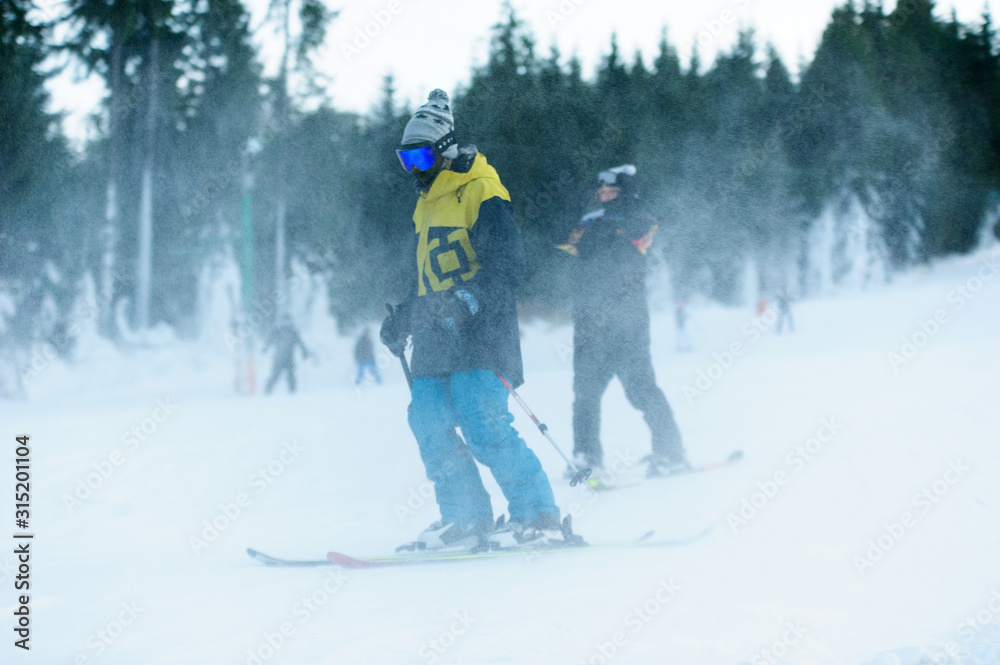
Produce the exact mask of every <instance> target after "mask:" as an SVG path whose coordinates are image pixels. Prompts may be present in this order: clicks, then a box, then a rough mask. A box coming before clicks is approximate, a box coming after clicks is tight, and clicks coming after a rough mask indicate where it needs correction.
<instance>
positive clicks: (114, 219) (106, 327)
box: [98, 34, 122, 336]
mask: <svg viewBox="0 0 1000 665" xmlns="http://www.w3.org/2000/svg"><path fill="white" fill-rule="evenodd" d="M111 38H112V39H113V40H114V45H113V46H112V49H111V104H110V114H109V115H110V118H109V133H110V134H111V136H110V140H109V143H110V151H109V156H108V185H107V189H106V190H105V197H106V205H105V208H104V229H103V231H102V233H101V241H102V244H103V247H102V253H101V277H100V296H99V298H98V308H99V311H100V314H99V317H98V322H99V327H100V329H101V331H102V332H103V333H104V334H105V335H108V336H112V335H113V331H114V311H113V304H114V302H113V301H114V295H115V293H114V292H115V253H116V245H117V242H118V173H119V168H120V162H121V151H120V146H121V94H122V90H121V80H122V47H121V37H120V36H119V35H117V34H112V37H111Z"/></svg>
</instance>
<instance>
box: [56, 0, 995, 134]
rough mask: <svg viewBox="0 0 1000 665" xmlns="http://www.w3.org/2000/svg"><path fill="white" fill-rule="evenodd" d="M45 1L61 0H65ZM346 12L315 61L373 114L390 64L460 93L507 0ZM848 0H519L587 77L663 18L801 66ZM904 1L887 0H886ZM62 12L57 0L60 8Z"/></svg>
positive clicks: (679, 40) (87, 99)
mask: <svg viewBox="0 0 1000 665" xmlns="http://www.w3.org/2000/svg"><path fill="white" fill-rule="evenodd" d="M269 2H270V0H245V4H246V5H247V6H248V7H249V8H250V10H251V15H252V23H251V25H252V27H253V28H254V29H255V31H256V32H255V40H256V44H257V46H258V47H260V49H261V54H262V56H261V57H262V58H263V59H264V61H265V72H266V73H273V70H274V68H275V61H276V57H275V56H276V54H277V53H278V48H279V44H280V40H279V39H277V37H276V35H275V33H274V32H273V31H271V30H270V29H269V28H268V27H267V25H266V24H265V20H264V19H265V16H266V13H267V6H268V4H269ZM42 4H43V6H49V7H58V4H59V3H58V0H46V2H43V3H42ZM327 4H328V6H329V7H330V8H331V9H339V10H340V14H339V16H338V17H337V19H336V20H335V21H334V22H333V24H332V25H331V26H330V29H329V31H328V35H327V41H326V43H325V44H324V46H323V48H322V50H321V52H320V53H319V54H318V57H317V58H316V61H317V63H318V68H319V70H320V71H321V72H322V73H323V74H324V76H325V77H326V79H327V81H328V84H327V86H326V94H327V96H328V98H329V99H331V100H332V102H333V104H334V106H335V107H336V108H338V109H341V110H350V111H357V112H359V113H365V112H367V111H369V110H370V109H371V108H372V106H373V105H374V104H375V101H376V100H377V98H378V95H379V89H380V86H381V84H382V78H383V77H384V76H385V75H386V74H389V73H392V74H393V75H394V76H395V79H396V87H397V90H398V93H399V99H400V101H405V102H409V103H410V106H411V107H413V106H417V105H419V104H420V103H422V102H423V100H424V99H426V95H427V93H428V92H429V91H430V90H431V89H433V88H436V87H440V88H444V89H445V90H446V91H448V92H449V93H453V92H454V90H455V89H456V87H458V86H459V85H461V84H462V83H464V82H467V81H468V79H469V74H470V71H471V68H472V67H473V66H476V65H480V64H482V63H484V62H485V60H486V55H487V49H488V46H489V39H490V27H491V26H492V25H494V24H496V23H497V22H498V21H499V19H500V17H501V6H502V0H475V1H474V2H470V1H469V0H350V1H348V0H328V1H327ZM842 4H843V0H697V1H693V2H688V1H685V0H669V1H668V0H531V1H529V0H513V2H512V5H513V6H514V8H515V10H516V11H517V13H518V15H519V16H520V17H521V18H522V19H523V20H524V21H525V22H526V23H527V24H528V25H529V27H530V29H531V31H532V32H533V34H534V35H535V37H536V39H537V41H538V47H537V53H538V54H539V55H542V56H547V55H548V53H549V50H550V48H551V46H552V45H553V44H555V45H556V46H557V47H558V48H559V50H560V52H561V53H562V54H563V56H564V58H565V57H568V56H569V55H571V54H576V55H577V56H579V58H580V60H581V62H582V63H583V66H584V74H585V75H586V76H589V75H590V74H591V73H592V72H593V70H594V68H595V67H596V65H597V63H598V62H599V61H600V59H601V58H602V57H603V56H605V55H606V54H607V53H608V51H609V47H610V40H611V35H612V33H615V34H617V37H618V44H619V48H620V49H621V51H622V53H623V55H624V56H625V57H626V59H627V61H629V62H631V61H632V59H633V57H634V54H635V53H636V51H637V50H638V51H640V52H641V53H642V55H643V58H644V60H645V61H646V64H647V66H649V65H651V63H652V60H653V58H655V56H656V53H657V51H658V44H659V41H660V37H661V34H662V31H663V29H664V27H666V28H667V35H668V40H669V41H670V42H671V44H672V45H673V46H674V47H675V48H676V49H677V50H678V53H679V54H680V56H681V60H682V63H684V65H685V66H686V65H687V63H688V61H689V56H690V54H691V52H692V49H694V48H697V50H698V52H699V54H700V56H701V60H702V63H703V64H706V65H707V64H708V63H710V62H711V61H712V60H714V58H715V56H716V54H717V53H719V52H720V51H722V52H725V51H727V50H729V49H731V48H732V46H733V45H734V44H735V43H736V39H737V35H738V33H739V31H740V29H741V28H746V27H753V28H754V29H755V31H756V34H757V37H758V41H759V42H760V44H761V45H763V44H766V43H768V42H770V43H773V44H774V46H775V47H776V48H777V50H778V52H779V54H780V55H781V57H782V59H783V60H784V61H785V64H786V65H787V66H788V67H789V69H790V70H791V71H792V72H793V74H794V73H796V72H797V71H798V69H799V64H800V63H801V62H808V61H809V60H810V59H811V58H812V55H813V53H814V52H815V49H816V46H817V44H818V43H819V40H820V37H821V36H822V33H823V30H824V28H825V27H826V25H827V23H828V21H829V18H830V14H831V12H832V10H833V8H834V7H836V6H838V5H842ZM895 5H896V2H895V1H894V0H886V2H885V6H886V9H887V10H892V9H893V8H894V7H895ZM986 6H989V7H990V9H991V11H992V12H993V13H994V15H997V14H998V13H1000V12H998V11H997V10H998V8H1000V0H987V1H986V2H984V1H983V0H950V1H949V0H941V1H939V2H938V7H937V13H938V14H939V15H941V16H947V15H949V14H950V13H951V11H952V9H954V10H955V11H956V13H957V15H958V18H959V20H961V21H963V22H965V23H973V24H976V23H978V22H979V20H980V17H981V15H982V12H983V9H984V7H986ZM50 11H56V10H50ZM50 89H51V91H52V109H53V110H55V111H60V112H62V113H64V114H65V116H66V117H65V120H64V128H65V130H66V133H67V134H68V135H69V136H70V137H71V138H72V139H73V140H74V141H75V142H77V144H78V147H79V145H80V144H81V142H82V141H83V140H84V139H85V138H86V137H87V136H88V135H89V134H92V129H90V128H89V126H90V124H91V123H89V122H88V120H87V118H88V116H89V115H91V114H92V113H94V111H95V109H97V108H98V107H99V103H100V100H101V98H102V96H103V95H104V94H106V90H105V89H104V87H103V84H102V82H101V81H99V80H98V79H96V77H91V78H90V79H85V80H82V81H81V80H79V77H78V76H74V73H73V71H72V68H71V69H69V70H67V71H66V72H65V73H63V74H62V75H60V76H59V77H57V78H56V79H55V80H54V81H53V82H52V84H51V85H50Z"/></svg>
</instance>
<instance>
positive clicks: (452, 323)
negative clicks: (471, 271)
mask: <svg viewBox="0 0 1000 665" xmlns="http://www.w3.org/2000/svg"><path fill="white" fill-rule="evenodd" d="M478 312H479V301H478V300H476V296H474V295H473V294H472V291H469V290H468V289H458V290H456V291H448V295H447V296H446V297H444V298H442V300H441V305H440V308H439V309H438V320H439V321H440V322H441V327H442V328H444V329H445V330H447V331H448V332H450V333H451V334H452V335H454V336H455V337H459V336H460V335H461V331H462V329H463V328H464V327H465V325H466V324H467V323H468V322H469V320H470V319H472V317H474V316H475V315H476V314H477V313H478Z"/></svg>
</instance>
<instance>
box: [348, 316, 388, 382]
mask: <svg viewBox="0 0 1000 665" xmlns="http://www.w3.org/2000/svg"><path fill="white" fill-rule="evenodd" d="M354 362H356V363H357V364H358V376H357V377H356V378H355V379H354V385H356V386H360V385H361V381H362V380H364V378H365V371H366V370H367V371H368V372H371V375H372V377H373V378H374V379H375V383H377V384H379V385H382V377H381V376H379V373H378V367H376V366H375V348H374V346H373V345H372V334H371V332H370V331H369V330H368V328H365V329H364V331H363V332H362V333H361V337H358V341H357V343H356V344H355V345H354Z"/></svg>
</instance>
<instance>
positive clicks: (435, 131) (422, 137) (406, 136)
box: [400, 88, 458, 159]
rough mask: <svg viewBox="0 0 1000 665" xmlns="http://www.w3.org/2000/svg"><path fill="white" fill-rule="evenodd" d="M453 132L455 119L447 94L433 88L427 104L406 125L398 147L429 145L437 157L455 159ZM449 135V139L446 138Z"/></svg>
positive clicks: (456, 151) (456, 150)
mask: <svg viewBox="0 0 1000 665" xmlns="http://www.w3.org/2000/svg"><path fill="white" fill-rule="evenodd" d="M454 131H455V118H454V117H453V116H452V114H451V104H450V102H449V100H448V93H446V92H445V91H444V90H442V89H441V88H435V89H434V90H431V94H429V95H427V103H426V104H424V105H423V106H421V107H420V108H418V109H417V112H416V113H414V114H413V117H412V118H410V121H409V122H408V123H406V129H405V130H403V141H402V143H401V144H400V145H402V146H404V147H405V146H410V145H416V144H420V143H431V144H434V146H435V148H436V149H437V150H438V154H439V155H441V156H442V157H447V158H448V159H455V158H456V157H458V145H456V143H455V135H454ZM449 135H451V136H450V138H447V137H448V136H449ZM443 139H444V140H443Z"/></svg>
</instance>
